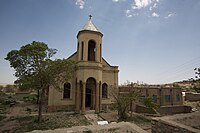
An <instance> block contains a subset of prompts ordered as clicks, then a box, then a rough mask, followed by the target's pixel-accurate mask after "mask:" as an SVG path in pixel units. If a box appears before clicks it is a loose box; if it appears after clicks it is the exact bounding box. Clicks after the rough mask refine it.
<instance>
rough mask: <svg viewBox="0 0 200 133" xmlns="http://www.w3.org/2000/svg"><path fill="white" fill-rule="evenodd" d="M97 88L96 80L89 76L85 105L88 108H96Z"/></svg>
mask: <svg viewBox="0 0 200 133" xmlns="http://www.w3.org/2000/svg"><path fill="white" fill-rule="evenodd" d="M95 90H96V80H95V79H94V78H88V79H87V82H86V94H85V95H86V96H85V107H86V108H88V109H94V106H95Z"/></svg>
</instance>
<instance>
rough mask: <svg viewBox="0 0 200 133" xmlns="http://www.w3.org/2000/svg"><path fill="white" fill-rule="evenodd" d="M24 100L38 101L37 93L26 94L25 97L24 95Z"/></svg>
mask: <svg viewBox="0 0 200 133" xmlns="http://www.w3.org/2000/svg"><path fill="white" fill-rule="evenodd" d="M23 100H24V101H25V102H31V103H36V102H37V95H29V96H25V97H23Z"/></svg>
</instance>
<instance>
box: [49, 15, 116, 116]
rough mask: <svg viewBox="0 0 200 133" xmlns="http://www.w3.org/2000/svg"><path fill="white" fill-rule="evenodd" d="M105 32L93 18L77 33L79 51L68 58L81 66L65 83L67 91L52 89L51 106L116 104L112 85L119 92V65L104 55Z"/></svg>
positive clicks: (80, 107)
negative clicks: (108, 60) (103, 39)
mask: <svg viewBox="0 0 200 133" xmlns="http://www.w3.org/2000/svg"><path fill="white" fill-rule="evenodd" d="M102 37H103V34H102V33H101V32H100V31H99V30H98V29H97V28H96V26H95V25H94V24H93V23H92V21H91V17H90V19H89V21H88V22H87V23H86V24H85V26H84V27H83V29H82V30H80V31H79V32H78V34H77V51H76V52H75V53H74V54H72V55H71V56H70V57H69V58H68V60H73V61H75V62H76V64H77V65H78V67H79V69H78V70H77V71H76V74H75V75H74V77H73V79H71V80H70V81H69V82H67V83H63V91H58V90H56V89H54V88H53V87H50V88H49V95H48V109H49V111H54V110H60V109H62V110H68V111H76V112H77V113H80V112H83V113H84V112H85V111H86V110H95V112H99V111H101V110H102V109H106V108H107V107H108V106H110V105H111V104H112V103H113V101H114V100H113V99H114V98H112V97H111V96H110V95H109V93H110V90H109V88H108V87H109V86H112V87H113V88H115V91H118V72H119V70H118V66H111V65H110V64H109V63H108V62H107V61H106V60H105V59H104V58H103V57H102V45H103V43H102Z"/></svg>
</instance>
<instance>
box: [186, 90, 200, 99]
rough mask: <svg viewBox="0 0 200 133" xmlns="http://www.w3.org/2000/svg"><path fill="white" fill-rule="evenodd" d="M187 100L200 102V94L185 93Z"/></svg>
mask: <svg viewBox="0 0 200 133" xmlns="http://www.w3.org/2000/svg"><path fill="white" fill-rule="evenodd" d="M185 100H188V101H200V93H191V92H187V93H185Z"/></svg>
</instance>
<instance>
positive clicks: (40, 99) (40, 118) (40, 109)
mask: <svg viewBox="0 0 200 133" xmlns="http://www.w3.org/2000/svg"><path fill="white" fill-rule="evenodd" d="M44 93H45V89H44V88H42V92H41V95H40V97H39V105H38V106H39V110H38V122H41V121H42V107H43V99H44Z"/></svg>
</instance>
